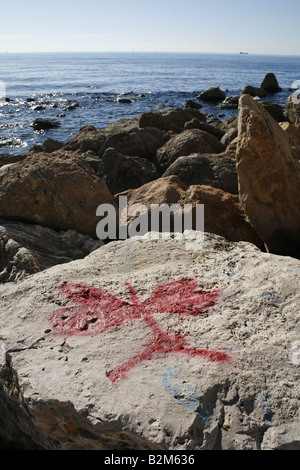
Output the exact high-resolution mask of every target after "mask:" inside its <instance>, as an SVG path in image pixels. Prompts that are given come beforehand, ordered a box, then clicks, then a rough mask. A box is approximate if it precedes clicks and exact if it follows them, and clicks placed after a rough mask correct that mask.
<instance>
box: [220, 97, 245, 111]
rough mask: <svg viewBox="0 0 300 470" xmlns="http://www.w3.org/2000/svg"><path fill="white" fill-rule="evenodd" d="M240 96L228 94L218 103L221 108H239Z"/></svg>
mask: <svg viewBox="0 0 300 470" xmlns="http://www.w3.org/2000/svg"><path fill="white" fill-rule="evenodd" d="M239 98H240V97H239V96H227V97H226V98H225V100H224V101H223V102H222V103H220V104H219V105H218V108H221V109H238V106H239Z"/></svg>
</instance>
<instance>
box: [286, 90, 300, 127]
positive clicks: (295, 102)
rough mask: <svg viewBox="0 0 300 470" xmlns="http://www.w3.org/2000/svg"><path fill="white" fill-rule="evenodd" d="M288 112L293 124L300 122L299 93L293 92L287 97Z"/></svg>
mask: <svg viewBox="0 0 300 470" xmlns="http://www.w3.org/2000/svg"><path fill="white" fill-rule="evenodd" d="M286 113H287V116H288V118H289V120H290V121H291V122H292V123H293V124H299V123H300V99H299V92H298V94H292V95H290V96H289V97H288V99H287V105H286Z"/></svg>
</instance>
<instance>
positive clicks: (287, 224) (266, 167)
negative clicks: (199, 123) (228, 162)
mask: <svg viewBox="0 0 300 470" xmlns="http://www.w3.org/2000/svg"><path fill="white" fill-rule="evenodd" d="M237 171H238V179H239V195H240V201H241V203H242V205H243V208H244V210H245V212H246V214H247V216H248V217H249V220H250V222H251V224H252V225H253V227H254V228H255V230H256V231H257V232H258V233H259V235H260V236H261V238H262V239H263V240H264V242H265V244H266V247H267V249H268V251H269V252H272V253H276V254H282V255H290V256H295V257H298V256H299V241H300V167H299V165H298V163H297V161H296V160H295V158H294V157H293V153H292V147H291V145H290V142H289V139H288V137H287V135H286V133H285V132H284V130H283V129H282V128H281V127H280V126H279V124H278V123H277V122H276V121H275V120H274V119H273V118H272V116H271V115H270V114H269V113H267V111H266V110H264V109H263V108H262V107H261V106H260V105H259V104H258V103H257V102H256V101H255V100H253V98H251V97H250V96H249V95H243V96H241V98H240V103H239V135H238V143H237Z"/></svg>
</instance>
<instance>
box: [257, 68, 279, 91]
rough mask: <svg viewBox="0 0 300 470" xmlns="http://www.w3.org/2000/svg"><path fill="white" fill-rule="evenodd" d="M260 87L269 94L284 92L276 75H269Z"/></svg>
mask: <svg viewBox="0 0 300 470" xmlns="http://www.w3.org/2000/svg"><path fill="white" fill-rule="evenodd" d="M260 87H261V88H262V89H263V90H265V91H266V92H267V93H278V92H279V91H282V88H280V86H279V85H278V81H277V78H276V76H275V75H274V73H267V75H266V76H265V78H264V80H263V82H262V84H261V85H260Z"/></svg>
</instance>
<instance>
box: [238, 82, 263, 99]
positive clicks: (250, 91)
mask: <svg viewBox="0 0 300 470" xmlns="http://www.w3.org/2000/svg"><path fill="white" fill-rule="evenodd" d="M241 95H250V96H253V97H256V96H257V97H258V98H264V97H265V96H266V92H265V90H264V89H263V88H258V87H254V86H251V85H248V86H245V87H244V88H243V89H242V92H241Z"/></svg>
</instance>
